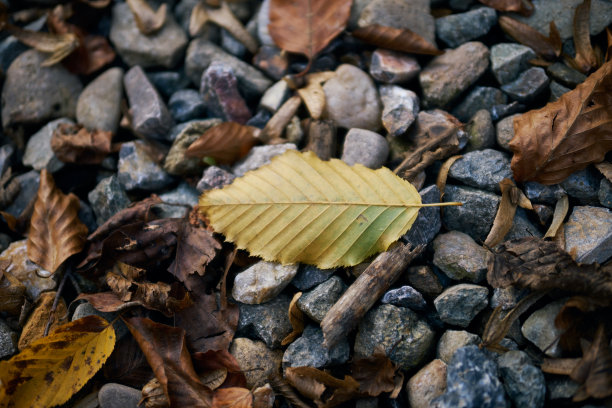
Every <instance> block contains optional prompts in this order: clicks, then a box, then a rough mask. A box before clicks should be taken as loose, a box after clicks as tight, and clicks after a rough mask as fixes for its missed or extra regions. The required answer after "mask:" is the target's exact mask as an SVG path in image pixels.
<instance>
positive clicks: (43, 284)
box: [0, 239, 57, 300]
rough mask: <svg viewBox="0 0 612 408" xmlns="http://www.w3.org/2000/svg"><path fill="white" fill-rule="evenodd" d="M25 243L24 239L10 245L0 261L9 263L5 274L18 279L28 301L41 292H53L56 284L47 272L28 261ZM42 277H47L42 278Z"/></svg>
mask: <svg viewBox="0 0 612 408" xmlns="http://www.w3.org/2000/svg"><path fill="white" fill-rule="evenodd" d="M26 242H27V240H26V239H22V240H20V241H15V242H13V243H11V245H9V247H8V248H7V249H5V250H4V251H3V252H2V253H1V254H0V261H10V262H11V264H10V265H9V266H8V267H7V268H6V272H8V273H10V274H11V275H13V276H14V277H15V278H17V279H19V281H20V282H21V284H22V285H23V286H25V288H26V293H27V294H28V296H29V297H30V299H33V300H35V299H36V298H38V295H40V294H41V293H42V292H47V291H50V290H54V289H55V287H56V286H57V282H56V281H55V279H53V275H51V273H50V272H49V271H46V270H44V269H43V268H41V267H40V266H38V265H36V264H35V263H34V262H32V261H30V260H29V259H28V255H27V244H26ZM43 276H47V277H46V278H44V277H43Z"/></svg>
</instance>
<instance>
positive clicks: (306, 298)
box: [297, 276, 347, 323]
mask: <svg viewBox="0 0 612 408" xmlns="http://www.w3.org/2000/svg"><path fill="white" fill-rule="evenodd" d="M346 288H347V286H346V285H345V284H344V282H342V279H340V278H339V277H338V276H332V277H331V278H329V279H328V280H327V281H325V282H323V283H320V284H319V285H317V286H316V287H315V288H314V289H312V290H310V291H309V292H306V293H304V294H302V296H300V298H299V299H298V301H297V307H298V309H300V310H301V311H302V312H304V313H305V314H306V315H307V316H308V317H310V318H311V319H312V320H314V321H315V322H317V323H321V321H322V320H323V318H324V317H325V315H326V314H327V312H328V311H329V309H331V308H332V306H333V305H334V304H335V303H336V301H337V300H338V299H340V296H342V294H343V293H344V292H345V291H346Z"/></svg>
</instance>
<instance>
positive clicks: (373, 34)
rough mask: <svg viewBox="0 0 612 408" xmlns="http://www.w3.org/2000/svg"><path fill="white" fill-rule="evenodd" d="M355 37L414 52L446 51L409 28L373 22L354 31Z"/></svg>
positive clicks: (393, 48) (431, 52)
mask: <svg viewBox="0 0 612 408" xmlns="http://www.w3.org/2000/svg"><path fill="white" fill-rule="evenodd" d="M352 35H353V37H356V38H359V39H360V40H361V41H363V42H366V43H368V44H374V45H376V46H378V47H382V48H386V49H389V50H394V51H402V52H407V53H412V54H426V55H440V54H444V51H441V50H439V49H438V48H436V46H435V45H434V44H432V43H430V42H429V41H427V40H426V39H425V38H423V37H421V36H420V35H418V34H417V33H415V32H413V31H410V30H409V29H407V28H405V29H400V28H393V27H386V26H381V25H378V24H372V25H369V26H367V27H361V28H358V29H357V30H355V31H353V32H352Z"/></svg>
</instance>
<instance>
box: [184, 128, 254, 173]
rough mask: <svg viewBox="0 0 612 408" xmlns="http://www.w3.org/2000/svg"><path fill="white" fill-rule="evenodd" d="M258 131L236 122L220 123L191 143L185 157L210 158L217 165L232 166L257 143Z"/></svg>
mask: <svg viewBox="0 0 612 408" xmlns="http://www.w3.org/2000/svg"><path fill="white" fill-rule="evenodd" d="M258 133H259V129H257V128H256V127H253V126H246V125H241V124H239V123H236V122H224V123H220V124H218V125H216V126H213V127H212V128H210V129H208V130H207V131H206V132H204V134H203V135H202V136H200V138H199V139H197V140H196V141H195V142H193V143H192V144H191V145H190V146H189V148H188V149H187V151H186V152H185V156H186V157H198V158H204V157H212V158H213V159H215V161H216V162H217V163H219V164H233V163H234V162H236V161H237V160H240V159H241V158H243V157H244V156H246V155H247V154H248V153H249V151H250V150H251V147H253V146H254V145H255V142H256V141H257V135H258Z"/></svg>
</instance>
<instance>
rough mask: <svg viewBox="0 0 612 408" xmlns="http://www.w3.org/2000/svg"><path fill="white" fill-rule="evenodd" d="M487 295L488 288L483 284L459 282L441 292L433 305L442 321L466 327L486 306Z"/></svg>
mask: <svg viewBox="0 0 612 408" xmlns="http://www.w3.org/2000/svg"><path fill="white" fill-rule="evenodd" d="M488 296H489V289H487V288H486V287H484V286H479V285H472V284H469V283H461V284H459V285H455V286H451V287H450V288H448V289H446V290H445V291H444V292H442V293H441V294H440V295H439V296H438V297H437V298H436V299H435V300H434V306H435V307H436V310H437V311H438V314H439V316H440V319H441V320H442V321H443V322H444V323H448V324H451V325H454V326H460V327H467V326H468V325H469V324H470V322H471V321H472V319H474V317H476V315H477V314H478V313H480V312H481V311H482V310H484V308H485V307H487V305H488V303H489V302H488Z"/></svg>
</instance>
